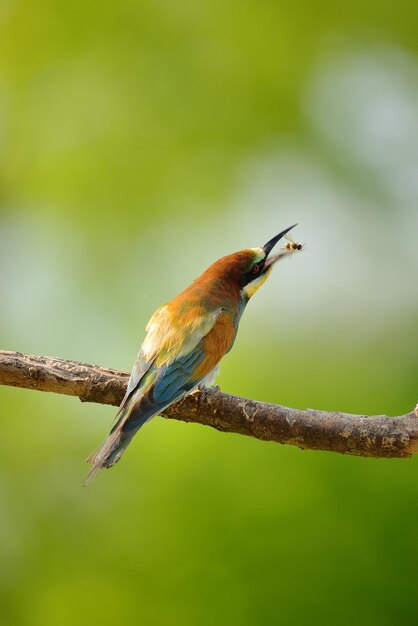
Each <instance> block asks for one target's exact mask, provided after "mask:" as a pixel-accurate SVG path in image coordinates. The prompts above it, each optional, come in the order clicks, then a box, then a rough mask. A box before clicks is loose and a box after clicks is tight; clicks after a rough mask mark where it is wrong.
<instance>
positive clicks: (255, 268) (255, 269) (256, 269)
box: [253, 263, 260, 274]
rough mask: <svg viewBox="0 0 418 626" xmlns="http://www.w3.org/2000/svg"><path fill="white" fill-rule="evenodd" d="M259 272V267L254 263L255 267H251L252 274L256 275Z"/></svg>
mask: <svg viewBox="0 0 418 626" xmlns="http://www.w3.org/2000/svg"><path fill="white" fill-rule="evenodd" d="M259 271H260V266H259V264H258V263H256V264H255V265H253V272H254V274H258V272H259Z"/></svg>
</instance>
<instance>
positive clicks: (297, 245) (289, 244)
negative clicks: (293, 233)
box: [283, 235, 304, 252]
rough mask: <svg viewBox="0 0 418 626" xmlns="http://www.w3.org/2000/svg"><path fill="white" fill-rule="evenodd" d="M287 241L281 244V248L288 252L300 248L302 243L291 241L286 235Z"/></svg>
mask: <svg viewBox="0 0 418 626" xmlns="http://www.w3.org/2000/svg"><path fill="white" fill-rule="evenodd" d="M286 239H287V242H286V243H285V244H284V246H283V250H288V251H289V252H294V251H295V250H302V248H303V246H304V244H303V243H297V242H296V241H293V239H291V238H290V237H289V236H288V235H286Z"/></svg>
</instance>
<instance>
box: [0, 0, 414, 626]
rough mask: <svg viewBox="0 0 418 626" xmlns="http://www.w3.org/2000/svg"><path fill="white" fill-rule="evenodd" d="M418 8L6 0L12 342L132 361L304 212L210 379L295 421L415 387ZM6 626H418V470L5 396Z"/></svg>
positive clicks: (0, 599)
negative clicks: (130, 434)
mask: <svg viewBox="0 0 418 626" xmlns="http://www.w3.org/2000/svg"><path fill="white" fill-rule="evenodd" d="M416 18H417V14H416V3H415V2H413V1H412V0H411V1H403V0H399V1H398V2H397V3H396V4H395V3H393V2H388V1H379V2H377V1H376V2H374V1H367V0H366V1H364V0H362V1H361V2H358V1H356V0H354V1H352V2H345V1H342V0H333V2H329V1H323V2H320V3H310V2H308V1H306V0H305V1H301V2H295V1H292V2H290V1H281V2H277V1H268V0H241V1H239V2H238V1H235V0H233V1H231V2H216V1H215V2H213V1H212V2H207V1H206V2H195V3H190V2H184V1H181V0H177V1H176V2H174V1H167V2H150V1H148V2H147V1H143V2H139V1H137V2H135V1H132V0H121V1H120V2H118V3H116V4H115V3H103V2H97V1H91V2H88V3H86V2H80V1H79V0H73V2H67V1H62V0H61V1H57V0H54V1H52V0H38V1H37V2H33V1H32V0H0V210H1V224H0V298H1V308H0V324H1V326H0V340H1V344H0V345H1V347H2V348H4V349H10V350H21V351H25V352H29V353H33V354H50V355H56V356H61V357H67V358H73V359H76V360H80V361H87V362H92V363H100V364H103V365H108V366H113V367H119V368H123V369H126V370H127V369H130V367H131V365H132V362H133V360H134V358H135V356H136V353H137V351H138V348H139V345H140V343H141V341H142V339H143V336H144V330H143V329H144V327H145V324H146V322H147V320H148V318H149V316H150V315H151V313H152V312H153V311H154V309H155V308H156V307H157V306H158V305H160V304H161V303H163V302H164V301H166V300H169V299H170V298H171V297H173V296H174V295H175V294H176V293H177V292H178V291H179V290H180V289H182V288H183V287H184V286H185V285H186V284H187V283H188V282H189V281H190V280H191V279H192V278H194V277H196V276H197V275H198V274H199V273H200V272H201V271H202V270H203V269H204V268H205V266H206V265H208V264H209V263H210V262H212V261H213V260H215V259H216V258H218V257H219V256H221V255H222V254H226V253H229V252H232V251H234V250H237V249H240V248H244V247H249V246H257V245H261V244H263V243H264V242H265V241H266V240H267V239H269V238H270V237H272V236H273V235H275V234H276V233H277V232H278V231H279V230H281V229H283V228H285V227H287V226H288V225H290V224H292V223H294V222H296V221H297V222H298V223H299V227H298V228H297V229H296V230H295V238H296V239H297V240H300V241H302V242H305V243H306V248H305V251H304V252H303V254H300V255H298V256H295V258H293V259H291V260H289V261H288V262H286V263H283V264H281V265H280V266H279V267H278V268H277V270H276V271H275V272H274V273H273V276H272V277H271V278H270V280H269V282H268V283H267V284H266V285H265V287H263V289H262V290H261V291H260V292H259V293H258V294H257V296H256V297H255V298H254V300H253V301H252V302H251V304H250V305H249V307H248V308H247V311H246V314H245V315H244V318H243V321H242V324H241V328H240V331H239V335H238V339H237V342H236V344H235V347H234V350H233V351H232V352H231V354H230V355H228V357H227V358H226V359H225V361H224V363H223V365H222V368H221V375H220V378H219V380H218V382H219V384H220V386H221V388H222V389H223V390H225V391H228V392H230V393H236V394H241V395H245V396H248V397H252V398H256V399H261V400H267V401H271V402H277V403H281V404H285V405H289V406H295V407H314V408H321V409H330V410H331V409H340V410H345V411H349V412H350V411H351V412H360V413H363V412H364V413H369V412H370V413H386V414H389V415H400V414H403V413H406V412H408V411H410V410H411V409H412V408H413V406H414V405H415V403H416V402H417V400H418V397H417V385H416V382H417V373H418V372H417V370H418V367H417V356H416V352H417V351H416V347H417V346H416V331H417V324H416V322H417V312H418V294H417V264H418V247H417V245H416V233H417V226H418V214H417V210H416V207H417V200H418V185H417V178H416V165H417V162H418V125H417V117H416V106H417V102H418V98H417V93H418V87H417V56H416V35H417V32H416V28H417V27H416V24H417V21H416ZM0 407H1V416H2V419H1V420H0V470H1V471H0V594H1V595H0V619H1V622H2V623H3V624H7V626H12V625H14V624H16V625H34V626H56V625H57V624H59V625H60V626H66V625H67V624H68V625H71V626H72V625H73V624H77V625H81V626H84V625H86V626H87V625H88V626H91V625H92V624H102V625H107V624H109V625H110V624H112V625H113V624H118V623H136V624H144V625H157V626H160V625H165V624H170V625H176V624H179V625H181V626H187V625H195V624H201V625H213V624H218V625H221V624H222V625H223V624H225V625H230V624H239V625H242V626H246V625H251V626H252V625H258V624H262V625H264V624H266V625H269V624H278V623H279V624H286V625H293V624H295V625H300V624H347V625H352V624H356V625H364V626H372V625H379V626H382V625H389V624H390V625H392V624H396V625H399V624H411V623H414V622H417V620H418V615H417V602H416V600H417V593H418V582H417V568H416V563H417V558H418V529H417V519H418V499H417V469H418V459H412V460H373V459H361V458H350V457H340V456H337V455H332V454H328V453H320V452H302V451H300V450H298V449H296V448H290V447H282V446H279V445H276V444H272V443H262V442H259V441H256V440H252V439H247V438H245V437H241V436H238V435H228V434H223V433H218V432H215V431H212V430H211V429H209V428H204V427H201V426H198V425H191V424H188V425H187V424H184V423H180V422H178V423H177V422H171V421H165V420H163V419H161V418H156V419H155V420H153V421H152V422H151V423H150V424H149V425H147V427H146V428H144V429H143V430H142V431H141V434H140V436H138V437H137V438H136V440H135V442H134V443H133V445H132V446H131V447H130V448H129V450H128V452H127V454H126V456H125V457H124V459H123V461H122V463H121V464H120V465H119V466H118V467H117V468H116V469H115V470H113V471H112V472H106V473H103V475H100V476H99V478H98V479H97V480H96V482H95V483H94V484H93V485H92V486H91V488H89V489H82V488H81V483H82V479H83V477H84V475H85V473H86V471H87V466H86V465H85V463H84V459H85V458H86V457H87V455H88V454H89V453H90V451H91V450H92V449H93V448H94V447H95V446H97V445H98V443H99V442H100V441H101V440H102V439H103V438H104V436H105V434H106V432H107V430H108V428H109V425H110V423H111V420H112V417H113V415H114V409H113V408H112V407H104V406H95V405H86V404H81V403H80V402H78V401H77V400H76V399H72V398H68V397H64V396H62V397H60V396H54V395H49V394H43V393H36V392H29V391H23V390H18V389H9V388H5V387H3V388H1V389H0Z"/></svg>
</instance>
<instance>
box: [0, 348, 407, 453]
mask: <svg viewBox="0 0 418 626" xmlns="http://www.w3.org/2000/svg"><path fill="white" fill-rule="evenodd" d="M128 378H129V374H127V373H126V372H121V371H119V370H114V369H109V368H106V367H100V366H97V365H87V364H85V363H79V362H77V361H67V360H65V359H59V358H54V357H47V356H30V355H27V354H22V353H21V352H7V351H0V384H2V385H11V386H13V387H24V388H26V389H37V390H39V391H53V392H55V393H64V394H67V395H71V396H78V397H79V398H80V400H81V401H82V402H98V403H100V404H113V405H116V406H117V405H119V403H120V402H121V400H122V397H123V395H124V393H125V389H126V385H127V382H128ZM417 408H418V407H417ZM415 411H417V409H416V410H415ZM163 416H164V417H167V418H170V419H177V420H182V421H185V422H197V423H199V424H205V425H207V426H212V427H213V428H216V429H217V430H221V431H224V432H232V433H239V434H241V435H248V436H250V437H256V438H257V439H262V440H264V441H276V442H278V443H284V444H290V445H293V446H298V447H299V448H303V449H310V450H327V451H329V452H339V453H341V454H354V455H357V456H367V457H386V458H388V457H408V456H411V455H412V454H416V453H418V413H416V412H411V413H408V414H406V415H402V416H400V417H387V416H386V415H373V416H367V415H350V414H348V413H341V412H332V413H328V412H325V411H314V410H311V409H308V410H306V411H302V410H298V409H290V408H287V407H284V406H279V405H275V404H267V403H266V402H256V401H254V400H248V399H246V398H240V397H237V396H231V395H229V394H226V393H221V392H219V391H216V390H203V391H200V392H196V393H195V394H192V395H190V396H188V397H186V398H185V399H184V400H182V401H181V402H178V403H176V404H174V405H172V406H171V407H169V408H168V409H167V410H166V411H164V413H163Z"/></svg>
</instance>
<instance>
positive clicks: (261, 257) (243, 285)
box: [201, 224, 296, 302]
mask: <svg viewBox="0 0 418 626" xmlns="http://www.w3.org/2000/svg"><path fill="white" fill-rule="evenodd" d="M295 226H296V224H294V225H293V226H290V227H289V228H286V229H285V230H283V231H282V232H281V233H279V234H278V235H276V236H275V237H273V238H272V239H270V241H268V242H267V243H266V244H265V245H264V246H262V247H261V248H247V249H246V250H241V251H240V252H235V253H233V254H229V255H228V256H225V257H222V259H219V261H216V263H214V264H213V265H211V266H210V267H209V268H208V269H207V270H206V272H205V273H204V274H203V276H202V277H201V278H202V279H203V280H204V282H206V280H208V281H210V282H212V281H213V282H212V284H214V285H216V286H217V289H219V288H220V287H221V285H222V286H223V287H225V288H226V289H229V290H230V291H233V292H235V293H237V294H238V293H239V296H240V298H241V300H243V301H244V302H247V301H248V300H249V299H250V298H251V297H252V296H253V295H254V294H255V292H256V291H258V289H259V288H260V287H261V285H262V284H263V283H264V282H265V281H266V280H267V278H268V276H269V275H270V273H271V270H272V267H273V265H274V264H275V263H276V261H278V260H279V259H280V258H282V257H283V256H285V255H287V254H288V253H289V250H283V249H282V250H281V251H280V252H279V253H278V254H275V255H272V254H271V252H272V250H273V248H274V246H275V245H276V244H277V242H278V241H280V239H282V237H284V235H286V233H288V232H289V230H291V229H292V228H294V227H295ZM222 291H223V290H222Z"/></svg>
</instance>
